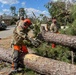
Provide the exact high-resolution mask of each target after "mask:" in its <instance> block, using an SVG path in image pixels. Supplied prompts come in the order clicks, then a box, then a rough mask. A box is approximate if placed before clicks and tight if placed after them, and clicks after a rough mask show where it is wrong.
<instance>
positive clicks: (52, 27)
mask: <svg viewBox="0 0 76 75" xmlns="http://www.w3.org/2000/svg"><path fill="white" fill-rule="evenodd" d="M50 31H51V32H54V33H57V32H58V27H57V25H56V24H54V23H52V24H51V26H50Z"/></svg>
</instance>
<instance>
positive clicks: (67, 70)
mask: <svg viewBox="0 0 76 75" xmlns="http://www.w3.org/2000/svg"><path fill="white" fill-rule="evenodd" d="M0 60H4V61H6V62H10V63H11V62H12V52H11V50H9V51H7V50H4V49H0ZM24 64H25V65H26V66H27V67H28V68H30V69H32V70H34V71H36V72H38V73H40V74H44V75H75V74H76V66H75V65H72V64H68V63H65V62H61V61H57V60H52V59H48V58H44V57H41V56H38V55H35V54H27V55H25V57H24Z"/></svg>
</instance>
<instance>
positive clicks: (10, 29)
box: [0, 25, 15, 38]
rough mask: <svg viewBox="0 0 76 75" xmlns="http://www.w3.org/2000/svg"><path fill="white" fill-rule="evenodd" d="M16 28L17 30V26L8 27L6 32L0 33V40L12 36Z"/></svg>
mask: <svg viewBox="0 0 76 75" xmlns="http://www.w3.org/2000/svg"><path fill="white" fill-rule="evenodd" d="M14 28H15V25H14V26H8V27H7V29H6V30H1V31H0V38H6V37H8V36H10V35H12V33H13V30H14Z"/></svg>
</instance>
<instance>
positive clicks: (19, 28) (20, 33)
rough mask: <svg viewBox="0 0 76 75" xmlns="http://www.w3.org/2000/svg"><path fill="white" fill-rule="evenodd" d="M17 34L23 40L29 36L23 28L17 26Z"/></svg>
mask: <svg viewBox="0 0 76 75" xmlns="http://www.w3.org/2000/svg"><path fill="white" fill-rule="evenodd" d="M17 34H18V35H19V36H20V37H22V38H26V36H27V35H26V33H25V32H24V30H23V28H22V27H21V26H17Z"/></svg>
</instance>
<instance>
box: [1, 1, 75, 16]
mask: <svg viewBox="0 0 76 75" xmlns="http://www.w3.org/2000/svg"><path fill="white" fill-rule="evenodd" d="M49 1H54V2H55V1H57V0H0V15H2V14H4V13H6V14H8V15H10V14H11V11H10V7H11V6H15V7H16V10H17V11H16V12H17V13H18V10H19V8H22V7H23V8H25V10H27V14H28V15H32V12H34V13H35V14H36V15H37V16H38V15H39V14H44V15H46V16H48V17H50V16H49V13H48V10H47V8H45V7H44V5H45V4H47V3H48V2H49ZM63 1H65V0H63ZM66 1H68V0H66ZM69 1H73V0H69Z"/></svg>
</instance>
